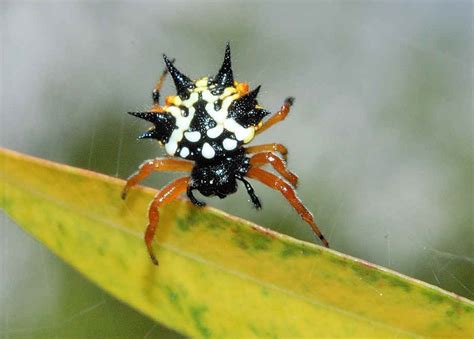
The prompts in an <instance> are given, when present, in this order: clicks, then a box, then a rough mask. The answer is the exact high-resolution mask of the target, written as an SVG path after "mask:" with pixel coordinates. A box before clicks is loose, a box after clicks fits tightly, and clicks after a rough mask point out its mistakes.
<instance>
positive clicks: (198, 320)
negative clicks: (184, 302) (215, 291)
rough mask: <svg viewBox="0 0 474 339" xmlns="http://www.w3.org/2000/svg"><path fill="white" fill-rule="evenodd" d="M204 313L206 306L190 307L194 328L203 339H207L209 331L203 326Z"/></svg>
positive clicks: (209, 334)
mask: <svg viewBox="0 0 474 339" xmlns="http://www.w3.org/2000/svg"><path fill="white" fill-rule="evenodd" d="M206 312H207V307H206V306H199V307H191V317H192V318H193V321H194V324H195V325H196V328H197V329H198V331H199V333H201V335H202V336H203V337H204V338H209V337H210V336H211V330H210V329H209V328H208V327H207V326H206V325H205V323H204V320H203V316H204V314H205V313H206Z"/></svg>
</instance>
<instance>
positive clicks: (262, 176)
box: [247, 167, 329, 247]
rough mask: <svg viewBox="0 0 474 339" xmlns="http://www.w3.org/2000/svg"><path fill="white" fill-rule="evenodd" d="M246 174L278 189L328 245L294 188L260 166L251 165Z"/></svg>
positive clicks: (326, 244) (325, 244)
mask: <svg viewBox="0 0 474 339" xmlns="http://www.w3.org/2000/svg"><path fill="white" fill-rule="evenodd" d="M247 176H248V177H249V178H252V179H256V180H258V181H260V182H262V183H263V184H265V185H267V186H268V187H270V188H273V189H275V190H278V191H280V192H281V194H283V196H284V197H285V198H286V200H288V202H289V203H290V204H291V206H293V208H294V209H295V210H296V212H298V214H299V215H300V217H301V218H302V219H303V220H304V221H306V222H307V223H308V224H309V225H310V226H311V228H312V229H313V232H314V233H315V234H316V235H317V236H318V237H319V239H321V241H322V243H323V244H324V246H326V247H329V243H328V242H327V240H326V238H324V236H323V234H322V233H321V231H320V230H319V228H318V226H317V225H316V223H315V222H314V219H313V215H312V214H311V212H310V211H308V209H307V208H306V207H305V206H304V205H303V203H302V202H301V200H300V199H299V198H298V197H297V196H296V192H295V190H294V189H293V188H291V186H290V185H288V184H287V183H286V182H284V181H283V180H282V179H280V178H278V177H277V176H276V175H274V174H272V173H270V172H267V171H264V170H262V169H260V168H255V167H251V168H250V169H249V171H248V172H247Z"/></svg>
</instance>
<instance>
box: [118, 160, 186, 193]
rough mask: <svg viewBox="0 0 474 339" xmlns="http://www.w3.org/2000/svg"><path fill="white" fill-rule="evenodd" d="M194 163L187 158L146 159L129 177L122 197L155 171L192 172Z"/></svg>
mask: <svg viewBox="0 0 474 339" xmlns="http://www.w3.org/2000/svg"><path fill="white" fill-rule="evenodd" d="M192 169H193V163H192V162H190V161H186V160H179V159H171V158H156V159H151V160H147V161H145V162H144V163H143V164H141V165H140V167H139V169H138V171H137V172H135V173H134V174H132V175H131V176H130V177H129V178H128V179H127V184H126V185H125V187H124V188H123V191H122V199H125V198H126V197H127V193H128V191H129V190H130V188H132V187H133V186H135V185H137V184H138V183H139V182H140V181H142V180H143V179H145V178H146V177H148V176H149V175H150V174H151V172H153V171H157V172H158V171H159V172H162V171H180V172H191V170H192Z"/></svg>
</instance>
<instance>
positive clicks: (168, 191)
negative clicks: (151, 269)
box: [145, 177, 189, 265]
mask: <svg viewBox="0 0 474 339" xmlns="http://www.w3.org/2000/svg"><path fill="white" fill-rule="evenodd" d="M188 182H189V177H182V178H179V179H176V180H175V181H173V182H172V183H171V184H168V185H167V186H166V187H164V188H163V189H162V190H161V191H160V192H158V194H157V195H156V196H155V198H154V199H153V201H152V202H151V204H150V207H149V209H148V227H147V228H146V231H145V244H146V247H147V249H148V253H149V254H150V258H151V261H153V263H154V264H155V265H158V260H157V259H156V257H155V254H154V253H153V247H152V242H153V238H154V237H155V232H156V226H157V225H158V222H159V220H160V213H159V212H158V208H159V207H160V206H162V205H164V204H166V203H169V202H171V201H173V200H174V199H176V198H177V197H178V196H179V195H180V194H181V193H183V192H185V191H186V188H187V187H188Z"/></svg>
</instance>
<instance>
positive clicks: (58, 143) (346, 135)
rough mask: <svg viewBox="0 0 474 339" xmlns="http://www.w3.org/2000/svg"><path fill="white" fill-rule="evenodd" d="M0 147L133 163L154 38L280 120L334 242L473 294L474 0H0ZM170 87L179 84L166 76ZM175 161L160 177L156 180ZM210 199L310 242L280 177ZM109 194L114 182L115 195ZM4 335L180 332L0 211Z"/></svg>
mask: <svg viewBox="0 0 474 339" xmlns="http://www.w3.org/2000/svg"><path fill="white" fill-rule="evenodd" d="M0 9H1V19H0V20H1V50H2V53H1V99H2V101H1V120H0V123H1V128H0V142H1V143H0V145H1V146H2V147H8V148H11V149H14V150H17V151H21V152H25V153H28V154H32V155H35V156H39V157H44V158H47V159H50V160H54V161H59V162H64V163H68V164H71V165H74V166H80V167H84V168H89V169H92V170H94V171H98V172H102V173H107V174H110V175H115V176H118V177H121V178H126V177H127V176H128V175H129V174H130V173H131V172H133V171H134V170H135V169H136V167H137V166H138V165H139V164H140V163H141V162H142V161H143V160H145V159H148V158H152V157H155V156H159V155H163V154H164V153H163V151H162V150H160V149H159V147H158V146H157V145H156V144H154V143H152V142H146V141H142V142H138V141H136V140H135V137H136V136H137V135H138V133H139V132H140V131H143V130H145V129H146V127H147V125H146V124H145V123H143V122H141V121H138V119H133V118H131V117H129V116H127V115H126V114H125V112H127V111H130V110H146V109H147V107H149V105H150V92H151V89H152V87H153V85H154V82H155V81H156V79H157V77H158V75H159V74H160V72H161V70H162V68H163V63H162V60H161V54H162V53H163V52H166V53H167V54H168V55H169V56H172V57H176V58H177V62H176V64H177V66H178V67H179V68H180V69H181V70H182V71H184V72H185V73H187V74H188V75H189V76H191V77H193V78H198V77H200V76H203V75H208V74H213V73H215V72H216V71H217V69H218V67H219V65H220V63H221V62H222V57H223V51H224V44H225V41H230V42H231V46H232V51H233V66H234V74H235V77H236V79H237V80H239V81H249V82H250V84H251V86H252V87H255V86H257V85H259V84H262V90H261V92H260V93H261V94H260V102H261V104H262V105H264V106H265V107H266V108H268V109H270V110H274V111H275V110H277V109H278V108H279V106H280V105H281V103H282V101H283V99H284V98H285V97H286V96H288V95H294V96H295V97H296V103H295V106H294V109H293V111H292V112H291V115H290V116H289V117H288V119H287V120H286V121H285V122H284V123H282V124H280V125H278V126H275V127H274V128H272V129H271V130H269V131H268V132H266V133H264V134H263V135H261V136H259V137H258V138H257V139H256V140H255V141H254V142H253V144H259V143H265V142H281V143H283V144H285V145H286V146H287V147H288V148H289V150H290V157H289V166H290V168H291V169H292V170H294V171H295V172H296V173H298V174H299V176H300V182H301V185H300V188H299V195H300V197H301V198H302V200H303V201H304V202H305V203H306V205H307V206H308V207H309V208H310V209H311V210H312V211H313V213H314V214H315V216H316V220H317V221H318V223H319V225H320V227H321V228H322V230H323V231H324V233H325V235H326V236H327V237H328V239H329V241H330V243H331V245H332V248H334V249H335V250H338V251H341V252H344V253H347V254H350V255H353V256H356V257H360V258H363V259H366V260H368V261H371V262H373V263H376V264H380V265H383V266H386V267H389V268H391V269H394V270H397V271H400V272H402V273H405V274H407V275H410V276H413V277H416V278H418V279H422V280H424V281H427V282H429V283H431V284H435V285H438V286H441V287H442V288H444V289H447V290H449V291H453V292H456V293H458V294H460V295H463V296H465V297H468V298H471V299H472V298H473V295H474V278H473V276H474V275H473V262H474V259H473V258H474V256H473V254H474V253H473V252H474V250H473V243H472V241H473V238H474V237H473V235H474V234H473V216H472V207H473V204H472V203H473V154H472V146H473V115H472V111H473V110H472V105H473V101H472V93H473V92H472V80H473V78H472V69H473V68H472V67H473V55H472V53H473V30H472V24H473V20H472V13H473V12H472V3H470V2H467V1H466V2H461V1H453V2H430V1H414V2H366V1H365V2H364V1H363V2H291V3H285V2H235V1H223V2H202V1H201V2H191V3H186V2H139V3H131V2H130V3H127V2H59V1H58V2H24V1H15V2H8V1H7V2H1V4H0ZM164 92H165V93H173V88H172V86H171V84H170V83H169V82H168V83H167V85H166V86H165V91H164ZM173 177H175V175H173V174H160V175H155V176H154V177H153V178H152V179H150V180H148V181H147V184H150V185H153V186H155V187H161V186H162V185H164V184H166V183H167V182H168V181H170V180H171V179H172V178H173ZM255 187H256V190H257V192H258V194H259V195H260V197H261V199H262V201H263V204H264V210H263V211H261V212H257V211H255V210H253V209H252V208H251V206H250V203H249V202H248V197H247V195H246V194H245V192H243V190H240V192H239V193H238V194H236V195H234V196H232V197H229V198H228V199H226V200H223V201H219V199H217V200H216V199H212V201H211V204H212V205H214V206H217V207H219V208H222V209H224V210H226V211H229V212H231V213H233V214H236V215H239V216H241V217H244V218H247V219H250V220H252V221H255V222H257V223H259V224H261V225H263V226H267V227H271V228H273V229H276V230H278V231H281V232H284V233H287V234H290V235H292V236H294V237H297V238H300V239H305V240H308V241H314V242H317V241H316V240H315V239H314V238H313V237H312V234H311V231H310V229H309V227H308V226H307V225H306V224H304V223H303V222H301V221H300V220H299V217H298V216H297V214H296V213H294V211H292V210H291V208H290V207H289V206H288V205H287V204H286V202H285V201H284V200H283V199H282V198H281V197H280V196H279V194H278V193H277V192H273V191H270V190H269V189H267V188H265V187H263V186H262V185H260V184H256V185H255ZM118 198H119V197H117V199H118ZM0 218H1V219H0V220H1V225H0V246H1V247H0V258H1V259H0V263H1V275H0V334H1V336H2V337H5V338H10V337H32V336H33V337H86V336H88V337H101V336H107V337H110V336H122V337H130V336H132V337H144V336H148V337H153V336H159V335H163V336H164V335H167V336H178V335H176V334H174V333H173V332H171V331H169V330H166V329H164V328H161V327H160V326H159V325H154V324H153V322H152V321H151V320H149V319H147V318H145V317H143V316H142V315H140V314H139V313H137V312H135V311H134V310H132V309H130V308H128V307H127V306H126V305H123V304H121V303H120V302H118V301H116V300H115V299H113V298H111V297H110V296H108V295H106V294H104V292H102V291H101V290H99V289H98V288H97V287H95V286H94V285H93V284H91V283H90V282H88V281H87V280H85V279H84V278H83V277H82V276H80V275H79V274H78V273H76V272H75V271H74V270H72V269H71V268H69V267H67V266H66V265H65V264H63V263H62V262H61V261H60V260H59V259H57V258H56V257H55V256H54V255H52V254H50V253H49V252H48V250H47V249H45V248H44V247H43V246H42V245H41V244H39V243H37V242H36V241H35V240H33V239H32V238H31V237H30V236H28V235H26V234H25V233H24V232H23V231H22V230H21V229H20V228H18V227H17V226H16V225H15V224H14V223H12V222H11V221H10V220H9V219H8V218H7V217H6V216H4V215H3V214H2V215H1V216H0Z"/></svg>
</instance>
